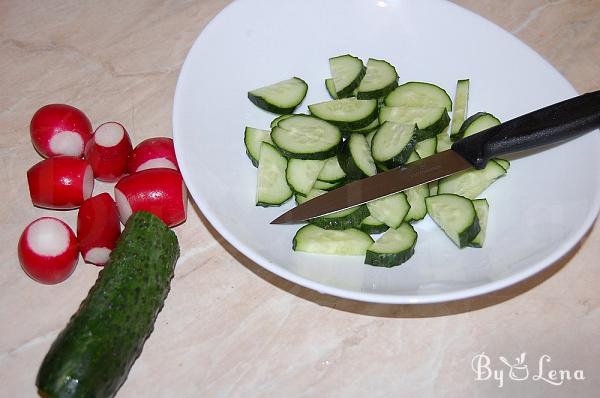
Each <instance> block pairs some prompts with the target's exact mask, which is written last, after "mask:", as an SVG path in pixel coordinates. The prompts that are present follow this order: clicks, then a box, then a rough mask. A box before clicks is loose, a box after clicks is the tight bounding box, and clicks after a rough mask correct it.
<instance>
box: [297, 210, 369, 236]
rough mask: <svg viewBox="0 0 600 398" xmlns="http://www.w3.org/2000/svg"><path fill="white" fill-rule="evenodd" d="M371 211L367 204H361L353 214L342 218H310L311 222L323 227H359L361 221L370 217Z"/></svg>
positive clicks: (339, 228) (337, 228)
mask: <svg viewBox="0 0 600 398" xmlns="http://www.w3.org/2000/svg"><path fill="white" fill-rule="evenodd" d="M369 215H371V213H369V209H368V208H367V206H364V205H362V206H359V207H358V208H357V209H356V211H354V212H353V213H352V214H349V215H347V216H345V217H340V218H327V217H317V218H311V219H310V220H308V222H309V223H310V224H313V225H316V226H317V227H321V228H323V229H336V230H341V229H348V228H358V227H359V226H360V223H361V222H362V220H364V219H365V218H367V217H369Z"/></svg>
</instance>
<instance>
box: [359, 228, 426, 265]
mask: <svg viewBox="0 0 600 398" xmlns="http://www.w3.org/2000/svg"><path fill="white" fill-rule="evenodd" d="M416 243H417V232H416V231H415V230H414V228H413V227H412V225H410V224H408V223H403V224H402V225H400V226H399V227H398V228H397V229H394V228H390V229H388V230H387V231H386V232H384V234H383V235H381V237H380V238H379V239H377V240H376V241H375V242H373V244H372V245H371V246H369V247H368V248H367V254H366V255H365V264H370V265H375V266H378V267H395V266H397V265H400V264H402V263H404V262H406V261H407V260H408V259H409V258H411V257H412V255H413V254H415V244H416Z"/></svg>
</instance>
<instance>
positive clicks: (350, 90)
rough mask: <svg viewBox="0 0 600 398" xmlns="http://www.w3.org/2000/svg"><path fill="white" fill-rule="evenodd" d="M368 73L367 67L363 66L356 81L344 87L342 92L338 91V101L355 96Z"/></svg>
mask: <svg viewBox="0 0 600 398" xmlns="http://www.w3.org/2000/svg"><path fill="white" fill-rule="evenodd" d="M366 72H367V67H366V66H364V65H363V67H362V69H361V72H360V73H359V74H358V76H356V79H354V81H353V82H352V83H350V84H349V85H348V86H346V87H344V88H343V89H342V90H341V91H338V92H337V93H336V94H337V97H338V99H340V98H347V97H351V96H352V95H353V94H354V90H356V89H357V88H358V86H359V85H360V81H361V80H362V78H363V77H365V73H366Z"/></svg>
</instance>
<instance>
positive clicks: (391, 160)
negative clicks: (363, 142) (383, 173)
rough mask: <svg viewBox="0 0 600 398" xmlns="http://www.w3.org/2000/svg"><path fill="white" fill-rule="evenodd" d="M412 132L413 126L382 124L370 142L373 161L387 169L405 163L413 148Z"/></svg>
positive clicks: (413, 137)
mask: <svg viewBox="0 0 600 398" xmlns="http://www.w3.org/2000/svg"><path fill="white" fill-rule="evenodd" d="M414 131H415V125H414V124H401V123H394V122H389V121H388V122H385V123H383V124H382V125H381V127H379V129H378V130H377V132H376V133H375V136H373V141H372V142H371V154H372V155H373V160H375V161H376V162H379V163H381V164H383V165H384V166H385V167H388V168H393V167H398V166H400V165H403V164H404V163H406V161H407V160H408V157H409V156H410V154H411V153H412V152H413V148H414V147H415V143H416V140H415V136H414Z"/></svg>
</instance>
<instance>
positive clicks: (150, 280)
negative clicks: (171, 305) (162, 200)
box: [36, 212, 179, 398]
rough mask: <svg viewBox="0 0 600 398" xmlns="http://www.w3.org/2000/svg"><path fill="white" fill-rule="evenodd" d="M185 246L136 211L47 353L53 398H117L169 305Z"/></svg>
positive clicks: (42, 375) (45, 390)
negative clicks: (161, 313)
mask: <svg viewBox="0 0 600 398" xmlns="http://www.w3.org/2000/svg"><path fill="white" fill-rule="evenodd" d="M178 256H179V244H178V242H177V237H176V236H175V233H173V231H171V230H169V228H167V226H166V225H165V224H164V223H163V222H162V221H161V220H160V219H159V218H157V217H155V216H154V215H152V214H150V213H145V212H139V213H134V214H133V215H132V216H131V217H130V218H129V220H128V221H127V224H126V226H125V230H124V231H123V233H122V235H121V237H120V238H119V241H118V243H117V246H116V247H115V249H114V250H113V251H112V254H111V256H110V260H109V262H108V263H107V264H106V265H105V267H104V269H102V271H100V275H99V276H98V280H97V281H96V283H95V284H94V286H93V287H92V288H91V290H90V291H89V293H88V296H87V297H86V298H85V300H84V301H83V302H82V303H81V306H80V307H79V310H78V311H77V312H76V313H75V315H73V316H72V317H71V319H70V320H69V323H68V324H67V326H66V327H65V329H64V330H63V331H62V332H61V333H60V334H59V335H58V337H57V338H56V340H55V341H54V343H53V344H52V346H51V347H50V351H49V352H48V354H46V357H45V358H44V360H43V362H42V365H41V367H40V370H39V372H38V375H37V379H36V385H37V387H38V389H39V392H40V393H41V394H42V395H43V396H48V397H61V398H63V397H86V398H87V397H112V396H114V395H115V394H116V392H117V390H118V389H119V387H120V386H121V384H122V383H123V382H124V381H125V379H126V378H127V374H128V372H129V369H130V368H131V366H132V365H133V363H134V361H135V359H136V358H137V357H138V355H139V354H140V352H141V351H142V347H143V345H144V342H145V340H146V338H147V337H148V336H149V335H150V333H151V332H152V329H153V325H154V321H155V319H156V316H157V315H158V313H159V311H160V310H161V308H162V306H163V302H164V300H165V298H166V296H167V293H168V292H169V284H170V281H171V279H172V278H173V270H174V267H175V262H176V261H177V258H178Z"/></svg>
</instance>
